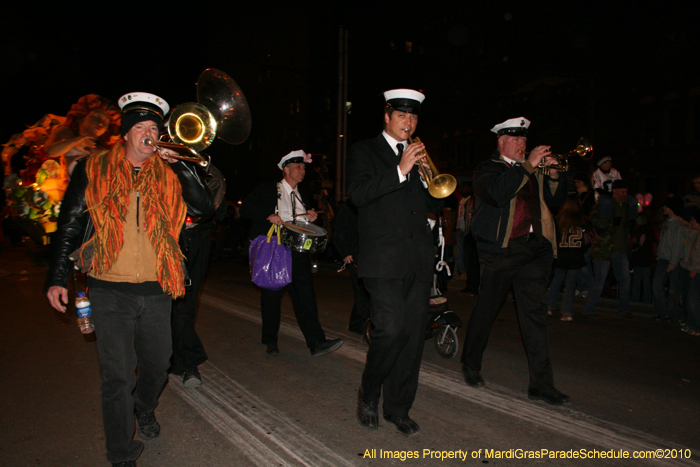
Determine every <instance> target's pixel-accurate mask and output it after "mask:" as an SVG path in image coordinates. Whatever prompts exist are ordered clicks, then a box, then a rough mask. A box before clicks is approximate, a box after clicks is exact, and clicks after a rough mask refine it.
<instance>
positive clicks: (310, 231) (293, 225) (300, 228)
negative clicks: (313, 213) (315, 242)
mask: <svg viewBox="0 0 700 467" xmlns="http://www.w3.org/2000/svg"><path fill="white" fill-rule="evenodd" d="M282 225H286V226H287V227H294V228H295V229H299V230H303V231H304V232H309V233H315V232H314V231H313V230H309V229H305V228H304V227H299V226H298V225H295V224H290V223H288V222H282Z"/></svg>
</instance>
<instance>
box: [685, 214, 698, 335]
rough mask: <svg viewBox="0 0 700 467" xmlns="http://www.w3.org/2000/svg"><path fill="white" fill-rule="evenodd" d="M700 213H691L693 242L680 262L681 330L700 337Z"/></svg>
mask: <svg viewBox="0 0 700 467" xmlns="http://www.w3.org/2000/svg"><path fill="white" fill-rule="evenodd" d="M699 222H700V211H699V210H696V211H694V212H693V216H692V217H691V218H690V231H691V232H693V233H694V234H695V235H694V236H695V240H694V241H693V244H692V245H691V247H690V251H689V254H688V257H687V258H686V259H685V260H684V261H683V262H682V264H681V270H682V281H683V309H684V311H685V314H686V321H687V322H686V325H685V326H683V327H682V328H681V330H682V331H683V332H687V333H688V334H690V335H691V336H700V235H698V232H699V231H700V223H699Z"/></svg>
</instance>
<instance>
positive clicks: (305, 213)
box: [292, 211, 323, 217]
mask: <svg viewBox="0 0 700 467" xmlns="http://www.w3.org/2000/svg"><path fill="white" fill-rule="evenodd" d="M314 212H315V213H316V214H323V211H314ZM307 214H308V212H302V213H301V214H294V215H293V216H292V217H299V216H305V215H307Z"/></svg>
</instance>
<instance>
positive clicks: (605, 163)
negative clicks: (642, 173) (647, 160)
mask: <svg viewBox="0 0 700 467" xmlns="http://www.w3.org/2000/svg"><path fill="white" fill-rule="evenodd" d="M597 165H598V168H597V169H596V171H595V172H593V189H594V190H595V199H596V201H600V197H601V195H608V196H610V194H611V193H612V185H613V183H614V182H615V180H622V175H620V172H618V171H617V169H615V168H613V166H612V158H611V157H610V156H605V157H601V158H600V159H598V163H597Z"/></svg>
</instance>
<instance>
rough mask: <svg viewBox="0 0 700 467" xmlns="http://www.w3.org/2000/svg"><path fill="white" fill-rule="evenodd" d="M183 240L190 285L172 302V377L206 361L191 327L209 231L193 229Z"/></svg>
mask: <svg viewBox="0 0 700 467" xmlns="http://www.w3.org/2000/svg"><path fill="white" fill-rule="evenodd" d="M183 240H184V241H183V243H184V244H183V245H182V247H183V250H184V251H185V256H186V258H187V263H186V264H187V271H188V273H189V275H190V279H191V280H192V285H191V286H189V287H187V289H186V292H185V296H184V297H182V298H179V299H177V300H173V314H172V330H173V356H172V365H171V368H170V371H171V372H173V373H176V374H180V373H182V372H184V371H185V370H187V369H190V368H193V367H196V366H197V365H199V364H200V363H202V362H203V361H205V360H206V359H207V353H206V352H205V351H204V346H203V345H202V341H201V340H200V338H199V336H198V335H197V331H196V330H195V327H194V325H195V318H196V316H197V305H198V303H199V291H200V289H201V288H202V283H203V282H204V276H205V275H206V272H207V266H208V265H209V252H210V251H211V237H210V231H209V230H207V229H196V230H194V229H193V230H192V232H187V233H184V234H183Z"/></svg>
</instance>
